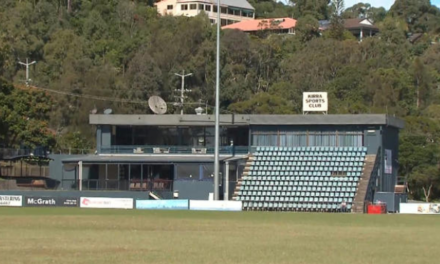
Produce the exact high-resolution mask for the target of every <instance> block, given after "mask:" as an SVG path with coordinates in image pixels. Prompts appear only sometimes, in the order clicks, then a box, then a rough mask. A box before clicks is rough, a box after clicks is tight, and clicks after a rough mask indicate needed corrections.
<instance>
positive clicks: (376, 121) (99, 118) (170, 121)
mask: <svg viewBox="0 0 440 264" xmlns="http://www.w3.org/2000/svg"><path fill="white" fill-rule="evenodd" d="M214 120H215V117H214V116H213V115H90V124H92V125H127V126H130V125H132V126H142V125H143V126H145V125H149V126H213V125H214ZM220 125H222V126H249V125H316V126H319V125H327V126H329V125H388V126H392V127H397V128H403V127H404V122H403V120H401V119H399V118H396V117H392V116H387V115H221V116H220Z"/></svg>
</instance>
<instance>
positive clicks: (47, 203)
mask: <svg viewBox="0 0 440 264" xmlns="http://www.w3.org/2000/svg"><path fill="white" fill-rule="evenodd" d="M24 206H30V207H53V206H66V207H77V206H78V199H77V198H69V197H42V196H26V197H25V199H24Z"/></svg>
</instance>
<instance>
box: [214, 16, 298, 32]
mask: <svg viewBox="0 0 440 264" xmlns="http://www.w3.org/2000/svg"><path fill="white" fill-rule="evenodd" d="M295 27H296V20H295V19H292V18H288V17H285V18H267V19H254V20H246V21H241V22H238V23H235V24H232V25H227V26H224V27H222V29H238V30H240V31H243V32H246V33H250V34H256V33H257V32H259V31H269V32H271V33H277V34H295Z"/></svg>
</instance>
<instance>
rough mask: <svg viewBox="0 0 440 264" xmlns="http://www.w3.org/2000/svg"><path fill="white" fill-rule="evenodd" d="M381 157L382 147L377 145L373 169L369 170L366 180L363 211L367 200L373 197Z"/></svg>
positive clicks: (369, 200)
mask: <svg viewBox="0 0 440 264" xmlns="http://www.w3.org/2000/svg"><path fill="white" fill-rule="evenodd" d="M381 158H382V149H381V148H380V147H379V149H378V150H377V154H376V159H375V160H374V167H373V170H372V171H371V175H370V180H369V182H368V186H367V192H366V194H365V199H364V212H365V209H366V206H365V204H367V202H372V201H373V198H374V197H373V195H374V191H375V189H376V180H377V177H378V176H379V170H380V164H381V162H380V161H381Z"/></svg>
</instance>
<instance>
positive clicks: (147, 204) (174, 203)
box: [136, 200, 189, 210]
mask: <svg viewBox="0 0 440 264" xmlns="http://www.w3.org/2000/svg"><path fill="white" fill-rule="evenodd" d="M188 207H189V201H188V200H137V201H136V209H147V210H188Z"/></svg>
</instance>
